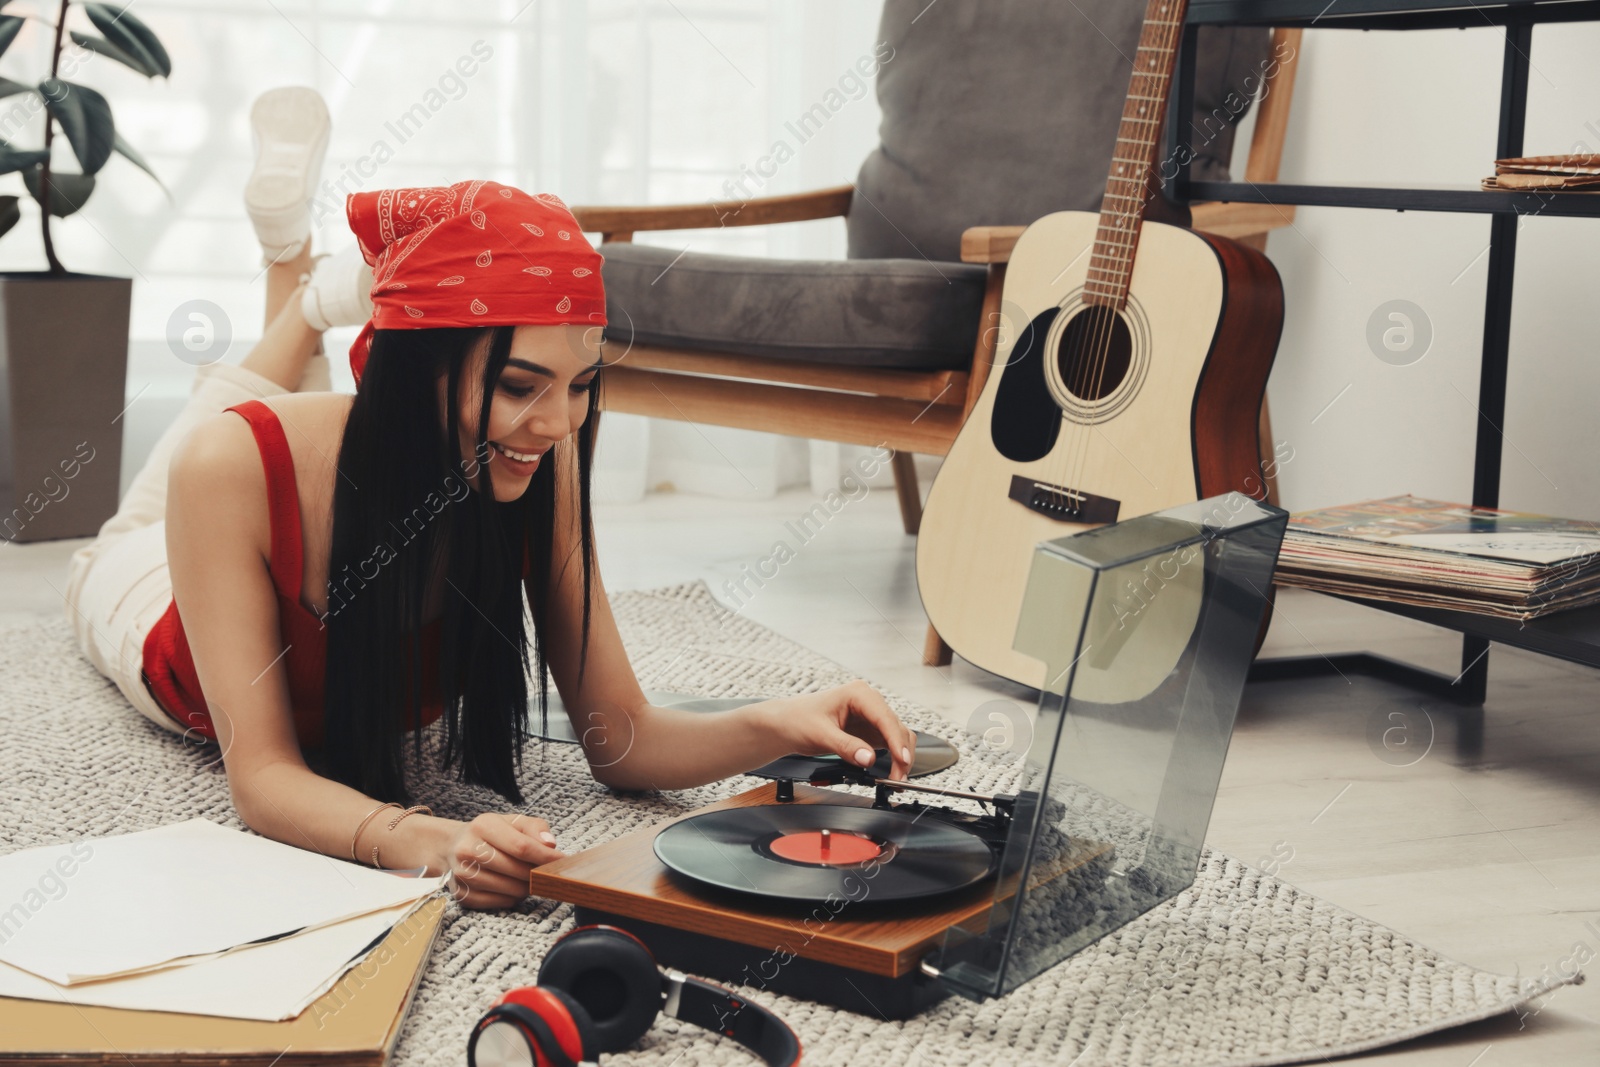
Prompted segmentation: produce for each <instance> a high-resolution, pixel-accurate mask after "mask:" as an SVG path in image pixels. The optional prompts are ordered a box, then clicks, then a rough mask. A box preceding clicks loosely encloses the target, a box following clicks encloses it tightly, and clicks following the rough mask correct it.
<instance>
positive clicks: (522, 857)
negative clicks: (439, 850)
mask: <svg viewBox="0 0 1600 1067" xmlns="http://www.w3.org/2000/svg"><path fill="white" fill-rule="evenodd" d="M564 855H566V853H564V852H562V851H560V850H559V849H557V848H556V839H555V835H554V834H552V833H551V832H550V824H549V823H547V822H545V821H544V820H543V819H538V818H535V817H534V816H532V815H522V814H512V815H506V814H504V813H502V812H493V811H486V812H484V813H483V814H482V815H479V816H478V817H477V818H475V819H473V820H472V821H471V822H469V823H464V824H462V826H461V830H460V832H459V833H457V834H456V836H455V838H454V839H453V840H452V841H451V842H450V845H449V848H448V849H446V851H445V862H446V868H447V869H448V870H449V871H450V873H451V874H453V875H454V876H455V878H454V881H455V890H454V895H455V898H456V899H457V900H459V901H460V902H461V906H462V907H463V908H483V909H489V908H510V907H515V906H516V905H517V904H518V903H520V902H521V901H522V900H523V898H524V897H526V896H527V895H528V872H529V871H531V870H533V868H535V867H537V866H539V865H540V864H544V863H549V862H550V861H551V860H555V859H560V858H561V857H562V856H564Z"/></svg>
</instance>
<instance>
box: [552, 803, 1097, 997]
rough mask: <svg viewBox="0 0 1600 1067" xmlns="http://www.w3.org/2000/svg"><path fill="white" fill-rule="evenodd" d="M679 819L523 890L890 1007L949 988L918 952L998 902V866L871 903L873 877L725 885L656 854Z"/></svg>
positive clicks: (808, 993) (794, 988)
mask: <svg viewBox="0 0 1600 1067" xmlns="http://www.w3.org/2000/svg"><path fill="white" fill-rule="evenodd" d="M794 795H795V799H794V800H793V801H788V802H786V805H787V804H847V805H855V806H860V807H871V806H872V800H871V798H869V797H865V796H859V795H856V794H854V793H850V792H846V791H845V790H843V789H839V790H834V789H820V788H816V787H814V786H808V785H800V784H796V785H795V786H794ZM935 799H936V798H935ZM777 802H778V801H777V783H770V784H767V785H762V786H758V787H756V788H754V789H750V790H746V791H745V792H743V793H739V794H737V795H736V796H732V797H729V798H728V799H726V800H722V801H718V802H717V803H715V804H709V805H707V806H705V807H703V808H699V809H697V810H695V811H693V812H689V813H687V814H685V815H683V816H680V817H679V818H680V819H686V818H690V817H691V816H694V815H700V814H703V813H705V812H708V811H719V810H722V809H726V808H737V807H751V806H755V805H762V804H775V803H777ZM677 821H679V820H678V819H674V820H669V821H668V822H666V823H662V824H660V825H657V826H651V827H646V828H644V829H641V830H636V831H634V832H632V833H629V834H625V835H623V836H622V837H619V838H616V839H614V840H612V841H608V842H606V843H605V844H602V845H597V846H595V847H594V848H591V849H585V850H584V851H582V852H578V853H575V854H573V855H570V856H565V857H563V858H562V859H559V860H555V861H554V862H552V863H547V864H545V865H543V866H541V867H536V868H534V869H533V871H532V872H531V874H530V875H529V878H528V890H529V892H530V893H532V894H533V895H535V896H541V897H546V898H549V899H553V900H562V901H567V902H569V903H572V904H575V905H577V906H578V920H579V922H580V923H589V922H607V923H611V924H613V925H617V926H621V927H623V928H624V929H627V930H629V931H630V932H632V933H635V934H637V935H638V936H639V937H640V938H641V940H643V941H644V942H645V943H646V944H647V945H649V946H650V947H651V949H652V951H654V952H655V953H656V957H657V959H658V960H659V961H660V962H661V963H664V964H668V965H671V966H676V967H679V968H681V969H683V970H685V971H689V972H691V973H695V974H701V975H706V976H709V977H714V978H719V979H722V980H725V981H733V982H739V983H742V984H746V985H755V986H757V987H766V988H772V989H775V990H777V991H780V992H787V993H791V994H793V995H796V996H805V997H809V998H810V999H815V1000H822V1001H826V1002H829V1003H834V1004H839V1005H840V1006H843V1007H847V1008H851V1009H852V1010H856V1011H862V1012H864V1013H867V1014H874V1013H875V1014H878V1015H882V1016H885V1017H891V1018H904V1017H906V1016H907V1015H910V1014H913V1013H914V1012H915V1011H917V1010H920V1009H921V1007H924V1006H926V1005H927V1004H928V1003H931V1002H933V1001H934V1000H938V999H940V997H942V996H943V995H944V992H943V990H942V989H941V988H939V987H938V985H937V983H936V982H934V981H933V980H932V979H929V978H928V977H927V976H925V975H923V974H922V973H921V972H920V970H919V969H918V964H919V962H920V961H921V959H922V957H923V956H925V955H926V954H927V953H928V952H930V951H931V950H933V949H936V948H938V947H939V946H940V945H941V944H943V942H944V938H945V935H946V933H948V932H949V931H950V930H951V929H952V928H954V927H957V926H959V927H961V928H962V930H963V931H965V932H967V933H979V932H982V931H983V930H984V929H985V928H986V926H987V921H988V916H989V912H990V909H991V908H992V907H993V905H994V902H995V894H996V883H995V881H994V880H993V879H992V878H991V879H988V880H985V881H984V882H981V883H979V884H978V885H975V886H972V887H970V888H968V889H965V890H962V891H959V892H955V893H951V894H949V895H946V896H942V897H939V898H936V899H934V900H931V901H928V902H918V901H895V902H892V903H888V902H886V903H882V904H875V903H874V902H873V901H872V897H871V889H870V886H871V882H870V880H867V881H865V883H864V884H865V885H866V887H867V889H866V892H865V893H864V894H862V895H861V897H860V898H859V899H857V900H851V899H848V898H844V897H840V898H838V899H837V900H835V901H830V902H828V903H807V902H798V903H793V904H789V903H784V902H770V903H769V902H767V901H764V900H761V899H760V898H756V897H749V896H745V895H743V894H735V893H725V892H720V891H717V890H714V889H710V888H708V887H705V886H703V885H699V884H696V883H693V882H690V881H689V880H688V879H685V878H682V877H681V876H679V875H677V874H674V873H673V872H672V871H670V870H668V868H667V867H666V866H665V865H664V864H663V863H662V862H661V861H660V860H659V859H657V858H656V855H655V851H654V847H653V846H654V841H655V837H656V834H658V833H659V832H660V831H661V829H662V828H663V827H665V826H668V825H671V823H673V822H677ZM1109 851H1110V846H1109V845H1106V844H1103V843H1099V842H1095V843H1085V845H1084V846H1083V847H1081V848H1079V849H1076V850H1074V854H1073V857H1072V861H1071V862H1070V863H1069V864H1067V865H1065V866H1062V867H1058V868H1057V869H1056V870H1054V871H1053V872H1051V876H1052V877H1055V876H1059V875H1060V874H1061V873H1063V872H1064V871H1065V870H1067V869H1069V868H1072V867H1080V866H1082V865H1084V864H1087V863H1089V862H1091V861H1093V860H1095V859H1097V858H1098V857H1100V856H1102V855H1104V854H1106V853H1107V852H1109Z"/></svg>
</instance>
